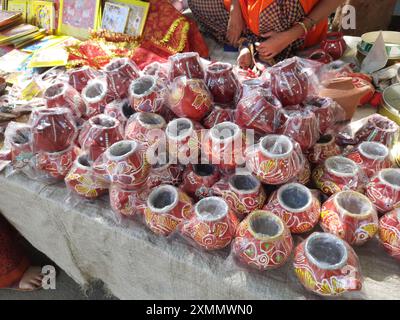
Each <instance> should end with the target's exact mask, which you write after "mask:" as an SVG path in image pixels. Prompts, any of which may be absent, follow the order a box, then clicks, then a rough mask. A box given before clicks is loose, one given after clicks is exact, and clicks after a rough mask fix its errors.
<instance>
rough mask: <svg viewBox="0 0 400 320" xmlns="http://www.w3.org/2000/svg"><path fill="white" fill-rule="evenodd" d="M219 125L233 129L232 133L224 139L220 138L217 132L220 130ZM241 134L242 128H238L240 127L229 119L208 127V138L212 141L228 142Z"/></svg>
mask: <svg viewBox="0 0 400 320" xmlns="http://www.w3.org/2000/svg"><path fill="white" fill-rule="evenodd" d="M221 127H226V128H227V129H228V128H229V129H232V130H233V131H234V133H233V135H232V136H230V137H227V138H225V139H221V138H220V137H219V134H218V133H219V132H221V131H220V130H219V129H220V128H221ZM241 135H242V130H241V129H240V127H239V126H238V125H237V124H236V123H233V122H230V121H225V122H221V123H219V124H217V125H215V126H214V127H212V128H211V129H210V139H211V141H212V142H213V143H219V144H221V143H223V144H229V143H231V142H233V141H236V140H237V139H238V138H240V137H241Z"/></svg>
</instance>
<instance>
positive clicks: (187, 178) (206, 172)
mask: <svg viewBox="0 0 400 320" xmlns="http://www.w3.org/2000/svg"><path fill="white" fill-rule="evenodd" d="M220 177H221V174H220V172H219V170H218V168H217V167H216V166H213V165H208V164H192V165H189V166H188V167H187V168H186V170H185V172H184V174H183V183H182V186H181V189H182V190H183V191H184V192H186V194H188V195H189V196H190V197H192V198H193V199H202V198H206V197H208V196H210V195H212V194H213V192H212V189H211V187H212V186H213V185H214V184H215V183H216V182H217V181H218V180H219V179H220Z"/></svg>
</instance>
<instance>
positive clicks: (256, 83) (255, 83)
mask: <svg viewBox="0 0 400 320" xmlns="http://www.w3.org/2000/svg"><path fill="white" fill-rule="evenodd" d="M262 84H263V82H262V81H261V80H260V79H249V80H245V81H243V86H244V87H260V86H262Z"/></svg>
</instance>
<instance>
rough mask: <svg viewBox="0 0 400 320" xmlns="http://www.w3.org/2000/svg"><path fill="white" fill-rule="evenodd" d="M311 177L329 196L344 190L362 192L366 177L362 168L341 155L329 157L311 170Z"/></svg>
mask: <svg viewBox="0 0 400 320" xmlns="http://www.w3.org/2000/svg"><path fill="white" fill-rule="evenodd" d="M312 179H313V181H314V183H315V185H316V186H317V188H318V189H320V190H321V191H322V192H323V193H324V194H326V195H327V196H331V195H333V194H335V193H338V192H340V191H344V190H353V191H358V192H361V193H363V192H364V190H365V185H366V181H367V177H366V175H365V173H364V172H363V171H362V169H361V168H360V167H359V166H358V165H357V164H356V163H355V162H354V161H353V160H350V159H347V158H345V157H342V156H336V157H330V158H328V159H327V160H326V161H325V163H324V164H323V165H320V166H318V167H317V168H315V169H314V171H313V172H312Z"/></svg>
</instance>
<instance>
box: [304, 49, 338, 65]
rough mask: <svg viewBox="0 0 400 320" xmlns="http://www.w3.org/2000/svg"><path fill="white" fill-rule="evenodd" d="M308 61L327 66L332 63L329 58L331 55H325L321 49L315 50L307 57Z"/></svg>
mask: <svg viewBox="0 0 400 320" xmlns="http://www.w3.org/2000/svg"><path fill="white" fill-rule="evenodd" d="M308 59H310V60H313V61H317V62H320V63H323V64H328V63H331V62H332V61H333V58H332V57H331V55H330V54H329V53H326V52H325V51H324V50H322V49H317V50H315V51H313V52H312V53H311V54H310V55H309V56H308Z"/></svg>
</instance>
